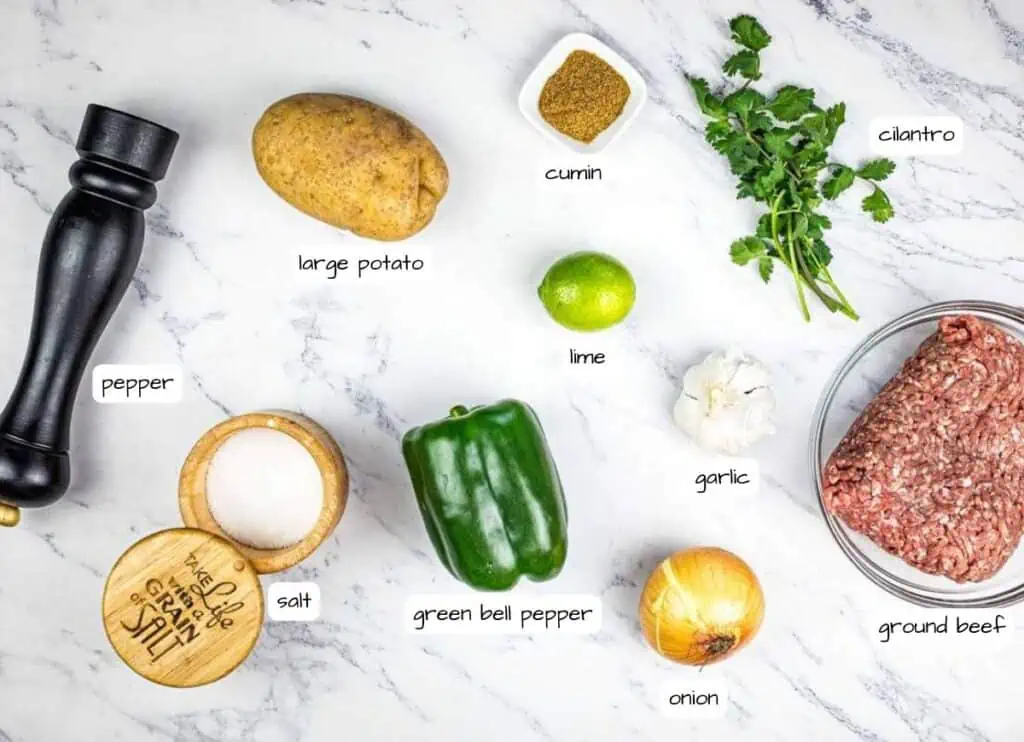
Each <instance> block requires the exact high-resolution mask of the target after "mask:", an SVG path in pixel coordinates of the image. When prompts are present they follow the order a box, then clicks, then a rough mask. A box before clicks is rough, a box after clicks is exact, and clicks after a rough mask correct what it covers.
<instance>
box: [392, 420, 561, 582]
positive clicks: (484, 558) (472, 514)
mask: <svg viewBox="0 0 1024 742" xmlns="http://www.w3.org/2000/svg"><path fill="white" fill-rule="evenodd" d="M402 453H403V455H404V456H405V463H406V465H407V466H408V467H409V474H410V476H411V477H412V486H413V489H414V490H415V492H416V501H417V503H418V504H419V508H420V513H421V514H422V515H423V522H424V523H425V524H426V527H427V534H428V535H429V536H430V540H431V542H432V543H433V544H434V548H435V549H436V550H437V554H438V556H439V557H440V559H441V562H442V563H443V564H444V566H445V567H446V568H447V569H448V571H449V572H451V573H452V575H453V576H454V577H455V578H456V579H458V580H461V581H462V582H465V583H466V584H467V585H470V586H472V587H474V588H476V589H478V590H508V589H509V588H511V587H512V586H513V585H515V584H516V582H518V581H519V578H520V576H524V575H525V576H526V577H528V578H529V579H531V580H535V581H543V580H550V579H551V578H553V577H555V576H556V575H557V574H558V573H559V571H561V569H562V565H563V564H565V555H566V549H567V539H566V536H567V534H566V512H565V496H564V495H563V493H562V483H561V482H560V481H559V479H558V470H557V469H556V468H555V462H554V461H553V460H552V458H551V452H550V451H549V450H548V446H547V442H546V441H545V439H544V431H543V430H542V429H541V426H540V421H539V420H538V419H537V415H536V414H535V413H534V411H533V410H532V409H530V407H529V406H528V405H526V404H524V403H522V402H517V401H515V400H504V401H502V402H498V403H496V404H493V405H488V406H485V407H474V408H473V409H471V410H468V409H466V408H465V407H462V406H458V407H454V408H453V409H452V411H451V414H450V415H449V416H448V417H447V418H445V419H444V420H439V421H437V422H434V423H429V424H427V425H424V426H422V427H419V428H413V429H412V430H410V431H409V432H408V433H406V434H405V436H404V437H403V439H402Z"/></svg>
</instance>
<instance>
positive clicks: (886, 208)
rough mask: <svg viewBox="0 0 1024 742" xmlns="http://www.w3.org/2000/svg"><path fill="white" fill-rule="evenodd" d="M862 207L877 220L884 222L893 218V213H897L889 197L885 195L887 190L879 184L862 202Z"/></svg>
mask: <svg viewBox="0 0 1024 742" xmlns="http://www.w3.org/2000/svg"><path fill="white" fill-rule="evenodd" d="M861 208H862V209H864V211H866V212H867V213H869V214H871V218H872V219H874V220H875V221H876V222H879V223H883V224H884V223H885V222H887V221H889V220H890V219H892V217H893V214H895V213H896V212H895V210H894V209H893V208H892V203H891V202H890V201H889V197H888V196H887V195H885V191H883V190H882V189H881V188H878V187H877V186H876V187H875V190H874V192H873V193H872V194H871V195H870V196H868V197H867V198H865V199H864V200H863V201H862V202H861Z"/></svg>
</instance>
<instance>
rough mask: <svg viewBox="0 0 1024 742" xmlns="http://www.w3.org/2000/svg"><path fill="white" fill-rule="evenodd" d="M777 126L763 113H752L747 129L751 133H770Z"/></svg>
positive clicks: (748, 118)
mask: <svg viewBox="0 0 1024 742" xmlns="http://www.w3.org/2000/svg"><path fill="white" fill-rule="evenodd" d="M774 125H775V120H774V119H772V117H771V116H769V115H768V114H767V113H764V112H763V111H751V112H750V115H749V116H748V117H747V128H748V129H750V130H751V131H755V132H761V131H768V130H769V129H771V128H772V127H773V126H774Z"/></svg>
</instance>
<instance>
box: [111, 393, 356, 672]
mask: <svg viewBox="0 0 1024 742" xmlns="http://www.w3.org/2000/svg"><path fill="white" fill-rule="evenodd" d="M254 427H266V428H272V429H274V430H279V431H281V432H283V433H286V434H288V435H290V436H292V437H293V438H294V439H295V440H297V441H298V442H299V443H301V444H302V445H303V446H304V447H305V448H306V450H307V451H309V453H310V455H311V456H312V457H313V458H314V460H315V461H316V464H317V467H318V468H319V469H320V474H321V478H322V480H323V486H324V489H323V504H322V506H321V509H320V516H319V517H318V518H317V521H316V524H315V525H314V527H313V529H312V530H311V531H310V532H309V534H307V536H306V537H305V538H303V539H302V540H301V541H299V542H298V543H295V544H293V545H291V546H287V547H284V548H282V549H257V548H253V547H251V546H248V545H246V544H241V543H239V542H237V541H235V540H233V539H232V538H231V537H230V536H228V535H227V534H226V533H225V532H224V531H223V530H222V529H221V527H220V526H219V525H218V524H217V522H216V521H215V520H214V518H213V516H212V515H211V514H210V508H209V505H208V503H207V500H206V473H207V470H208V468H209V464H210V461H211V460H212V458H213V456H214V454H215V453H216V452H217V449H218V448H219V447H220V446H221V444H223V443H224V441H226V440H227V439H228V437H229V436H231V435H232V434H234V433H237V432H239V431H241V430H245V429H248V428H254ZM347 496H348V473H347V470H346V468H345V460H344V457H343V456H342V453H341V449H340V448H339V447H338V444H337V443H335V441H334V440H333V439H332V438H331V436H330V434H329V433H327V431H326V430H324V429H323V428H322V427H320V426H319V425H318V424H316V423H315V422H313V421H312V420H310V419H308V418H306V417H303V416H301V415H297V414H295V413H291V412H278V411H274V412H255V413H251V414H247V415H241V416H239V417H234V418H230V419H228V420H225V421H224V422H222V423H220V424H218V425H216V426H215V427H213V428H212V429H211V430H209V431H208V432H207V433H206V434H205V435H203V437H202V438H200V439H199V441H198V442H197V443H196V444H195V446H194V447H193V448H192V451H191V452H190V453H189V455H188V457H187V458H186V460H185V464H184V465H183V466H182V469H181V477H180V479H179V483H178V505H179V508H180V510H181V516H182V519H183V520H184V522H185V525H186V526H187V527H186V528H173V529H170V530H166V531H160V532H158V533H154V534H151V535H149V536H147V537H146V538H144V539H142V540H141V541H139V542H137V543H136V544H135V545H134V546H132V547H131V548H129V549H128V550H127V551H126V552H125V553H124V554H123V555H122V556H121V558H120V559H119V560H118V561H117V563H116V564H115V565H114V568H113V570H112V571H111V573H110V577H109V578H108V579H107V584H106V588H105V590H104V594H103V625H104V629H105V630H106V632H107V637H108V639H109V640H110V643H111V644H112V645H113V647H114V650H115V651H116V652H117V654H118V655H119V656H120V657H121V659H122V660H124V662H125V663H126V664H127V665H128V666H129V667H131V668H132V669H133V670H134V671H135V672H137V673H139V674H140V675H142V676H143V677H144V678H146V679H148V680H151V681H153V682H155V683H160V684H161V685H166V686H171V687H176V688H190V687H194V686H198V685H205V684H206V683H212V682H213V681H215V680H219V679H220V678H222V677H224V676H225V675H227V674H228V673H230V672H231V671H232V670H234V669H235V668H236V667H237V666H238V665H240V664H241V663H242V662H243V661H244V660H245V658H246V657H248V656H249V653H250V652H251V651H252V649H253V647H255V645H256V641H257V639H258V638H259V633H260V628H261V627H262V625H263V590H262V587H261V585H260V581H259V575H260V574H266V573H270V572H278V571H281V570H284V569H287V568H289V567H292V566H294V565H296V564H298V563H299V562H301V561H302V560H303V559H305V558H306V557H308V556H309V555H310V554H312V553H313V552H314V551H315V550H316V549H317V547H318V546H319V545H320V544H321V543H323V541H324V540H325V539H326V538H327V537H328V536H330V534H331V532H332V531H333V530H334V528H335V526H336V525H337V524H338V521H339V519H340V518H341V515H342V513H343V512H344V509H345V502H346V499H347Z"/></svg>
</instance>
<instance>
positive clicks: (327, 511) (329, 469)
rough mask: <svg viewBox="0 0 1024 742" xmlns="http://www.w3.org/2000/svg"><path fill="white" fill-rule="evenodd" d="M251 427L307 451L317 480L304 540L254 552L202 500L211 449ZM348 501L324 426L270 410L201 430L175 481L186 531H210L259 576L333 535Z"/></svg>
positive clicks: (339, 460) (343, 474)
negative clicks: (319, 490)
mask: <svg viewBox="0 0 1024 742" xmlns="http://www.w3.org/2000/svg"><path fill="white" fill-rule="evenodd" d="M251 428H270V429H272V430H277V431H279V432H281V433H285V434H287V435H290V436H291V437H292V438H294V439H295V440H296V441H298V442H299V443H301V444H302V446H303V447H304V448H305V449H306V450H307V451H308V452H309V454H310V456H312V457H313V460H314V461H315V462H316V465H317V468H318V469H319V470H320V476H321V479H322V480H323V501H322V503H321V506H320V515H319V516H318V517H317V520H316V523H315V524H314V525H313V528H312V530H310V532H309V533H307V534H306V536H305V538H303V539H301V540H300V541H298V542H297V543H294V544H292V545H291V546H285V547H283V548H280V549H257V548H255V547H252V546H249V545H247V544H243V543H240V542H239V541H237V540H235V539H233V538H231V536H230V535H229V534H227V533H226V532H225V531H224V530H223V529H222V528H221V527H220V524H219V523H217V520H216V518H214V517H213V514H212V513H211V512H210V505H209V503H208V502H207V499H206V474H207V471H208V470H209V468H210V462H211V461H212V460H213V457H214V454H216V453H217V449H218V448H220V447H221V445H222V444H223V443H224V442H225V441H226V440H227V439H228V438H229V437H231V436H232V435H234V434H235V433H237V432H239V431H242V430H248V429H251ZM347 500H348V470H347V469H346V467H345V457H344V456H343V455H342V453H341V448H339V447H338V444H337V442H335V440H334V439H333V438H332V437H331V435H330V433H328V432H327V431H326V430H324V428H322V427H321V426H320V425H318V424H317V423H316V422H314V421H313V420H311V419H310V418H308V417H306V416H304V415H299V414H297V413H294V412H285V411H283V410H272V411H267V412H250V413H248V414H246V415H239V416H237V417H232V418H229V419H227V420H224V421H223V422H221V423H219V424H217V425H215V426H214V427H213V428H211V429H210V430H208V431H206V434H205V435H203V437H202V438H200V439H199V441H197V442H196V444H195V446H193V447H192V450H191V452H189V455H188V458H186V459H185V464H184V465H183V466H182V467H181V477H180V479H179V481H178V506H179V509H180V510H181V517H182V520H183V521H184V522H185V525H186V526H189V527H190V528H199V529H201V530H203V531H208V532H209V533H215V534H217V535H218V536H220V537H221V538H224V539H227V540H228V541H231V543H232V544H233V545H234V547H235V549H237V550H238V551H239V552H240V553H241V554H242V555H243V556H244V557H245V558H246V559H248V560H249V561H250V562H251V563H252V566H253V568H254V569H255V570H256V571H257V572H259V573H260V574H268V573H271V572H280V571H281V570H284V569H288V568H289V567H294V566H295V565H296V564H298V563H299V562H301V561H302V560H303V559H305V558H306V557H308V556H309V555H310V554H312V553H313V552H314V551H316V549H317V548H318V547H319V546H320V544H322V543H323V542H324V540H325V539H327V537H328V536H330V535H331V533H332V532H333V531H334V528H335V526H337V525H338V521H339V520H340V519H341V516H342V514H343V513H344V512H345V503H346V501H347Z"/></svg>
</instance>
